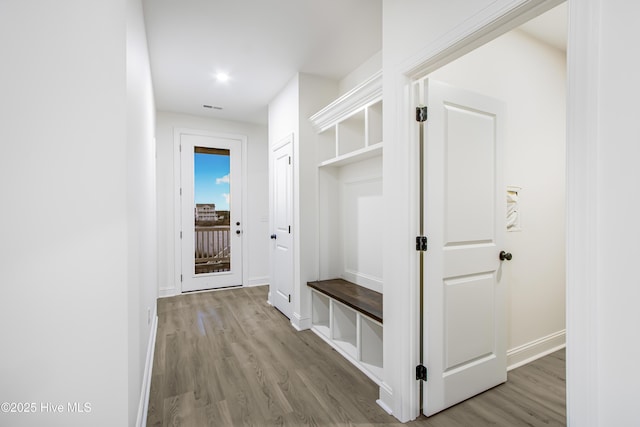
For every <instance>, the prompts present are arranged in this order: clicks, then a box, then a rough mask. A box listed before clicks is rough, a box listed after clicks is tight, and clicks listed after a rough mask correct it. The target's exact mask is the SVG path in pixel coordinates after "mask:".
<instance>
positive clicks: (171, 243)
mask: <svg viewBox="0 0 640 427" xmlns="http://www.w3.org/2000/svg"><path fill="white" fill-rule="evenodd" d="M175 128H188V129H197V130H205V131H210V132H221V133H233V134H240V135H246V136H247V151H248V152H247V153H243V155H245V156H247V168H248V170H247V178H248V182H247V184H246V186H245V188H244V189H243V190H244V191H246V192H247V194H248V197H247V203H248V205H247V206H245V207H244V209H246V212H247V224H245V226H244V227H243V233H244V238H245V241H244V244H245V245H247V253H248V259H247V260H245V261H246V262H247V263H248V267H249V277H245V278H243V282H244V284H245V285H260V284H266V283H268V280H269V278H268V277H269V262H268V261H269V252H268V248H269V246H268V245H269V210H268V185H267V177H268V166H269V165H268V144H267V128H266V126H262V125H254V124H249V123H241V122H233V121H228V120H217V119H213V118H207V117H199V116H191V115H186V114H178V113H171V112H164V111H159V112H157V128H156V138H157V145H158V159H157V164H158V167H157V176H156V178H157V182H158V251H159V254H158V265H159V266H160V268H159V272H158V281H159V286H160V295H161V296H166V295H175V294H176V293H179V292H180V286H179V283H175V274H176V272H175V261H174V258H175V249H176V242H175V230H174V221H175V206H174V204H175V195H176V194H175V183H174V134H173V131H174V129H175Z"/></svg>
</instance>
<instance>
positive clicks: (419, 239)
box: [416, 236, 428, 252]
mask: <svg viewBox="0 0 640 427" xmlns="http://www.w3.org/2000/svg"><path fill="white" fill-rule="evenodd" d="M427 243H428V239H427V236H416V251H420V252H425V251H426V250H427Z"/></svg>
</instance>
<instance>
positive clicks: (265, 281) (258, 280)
mask: <svg viewBox="0 0 640 427" xmlns="http://www.w3.org/2000/svg"><path fill="white" fill-rule="evenodd" d="M265 285H269V276H263V277H254V278H252V279H249V280H248V281H247V283H246V285H245V286H246V287H247V288H252V287H254V286H265Z"/></svg>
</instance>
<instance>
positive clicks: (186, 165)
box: [180, 134, 242, 292]
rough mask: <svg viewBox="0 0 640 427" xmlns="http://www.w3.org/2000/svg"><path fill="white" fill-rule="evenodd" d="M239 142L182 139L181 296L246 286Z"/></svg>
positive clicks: (209, 137)
mask: <svg viewBox="0 0 640 427" xmlns="http://www.w3.org/2000/svg"><path fill="white" fill-rule="evenodd" d="M241 156H242V145H241V141H240V140H235V139H228V138H220V137H213V136H204V135H190V134H182V135H181V136H180V167H181V194H182V195H181V216H182V219H181V224H182V227H181V228H182V230H181V233H180V234H181V246H182V248H181V254H182V261H181V266H182V276H181V277H182V292H189V291H197V290H204V289H215V288H221V287H228V286H239V285H242V223H241V221H242V197H241V196H242V172H241V168H242V158H241Z"/></svg>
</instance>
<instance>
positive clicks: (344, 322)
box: [308, 279, 383, 384]
mask: <svg viewBox="0 0 640 427" xmlns="http://www.w3.org/2000/svg"><path fill="white" fill-rule="evenodd" d="M308 285H309V287H311V289H312V292H311V298H312V327H311V328H312V330H313V331H314V332H315V333H316V334H317V335H319V336H320V337H321V338H322V339H324V340H325V341H326V342H328V343H329V344H330V345H332V346H333V347H334V348H335V349H336V350H337V351H338V352H339V353H340V354H342V355H343V356H344V357H346V358H347V359H348V360H349V361H351V363H353V364H354V365H356V366H357V367H358V368H360V370H362V371H363V372H364V373H365V374H367V375H368V376H369V378H371V379H372V380H373V381H375V382H376V383H378V384H380V382H381V381H382V368H383V360H382V351H383V350H382V294H381V293H379V292H375V291H372V290H370V289H367V288H364V287H362V286H359V285H356V284H355V283H351V282H348V281H345V280H343V279H335V280H325V281H317V282H310V283H309V284H308ZM327 321H328V322H327Z"/></svg>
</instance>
